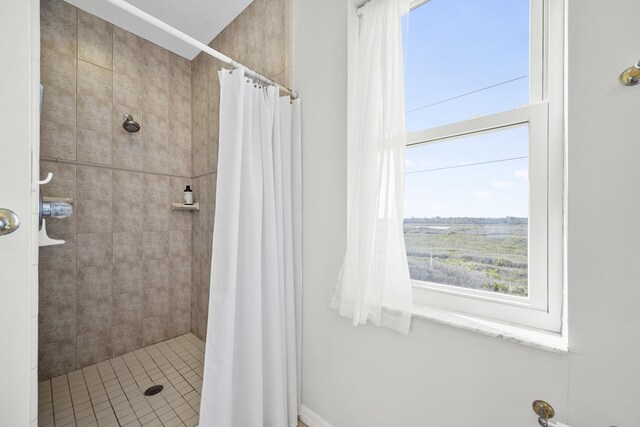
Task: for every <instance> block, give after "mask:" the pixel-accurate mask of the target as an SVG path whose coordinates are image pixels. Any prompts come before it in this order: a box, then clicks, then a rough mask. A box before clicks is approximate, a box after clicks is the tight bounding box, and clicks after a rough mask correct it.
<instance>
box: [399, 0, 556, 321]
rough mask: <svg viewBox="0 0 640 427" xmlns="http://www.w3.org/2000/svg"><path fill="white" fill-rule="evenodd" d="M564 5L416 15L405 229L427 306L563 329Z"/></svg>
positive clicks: (541, 2)
mask: <svg viewBox="0 0 640 427" xmlns="http://www.w3.org/2000/svg"><path fill="white" fill-rule="evenodd" d="M553 3H554V4H553V5H552V4H551V2H550V1H549V0H481V1H478V0H430V1H426V2H425V1H424V0H421V1H416V2H414V5H413V6H414V7H413V9H412V11H411V12H410V13H409V14H408V15H407V16H406V17H405V22H404V30H405V39H404V44H405V88H406V90H405V103H406V126H407V131H408V132H409V133H408V137H407V150H406V159H405V163H406V180H405V221H404V234H405V243H406V249H407V258H408V262H409V270H410V274H411V278H412V280H413V283H414V300H415V302H417V303H424V304H427V305H432V306H433V305H435V306H439V307H442V308H446V309H449V310H454V311H458V312H463V313H469V314H473V315H478V316H483V317H488V318H493V319H498V320H502V321H507V322H512V323H518V324H521V325H525V326H530V327H536V328H541V329H545V330H549V331H553V332H559V331H560V328H561V308H562V256H563V255H562V253H563V252H562V245H563V237H562V223H563V218H562V206H563V196H562V195H563V178H562V174H563V166H562V165H563V148H562V122H563V118H562V117H563V115H562V110H563V109H562V96H563V89H562V62H563V51H562V44H563V38H562V20H563V16H562V13H563V11H562V6H561V5H560V6H559V5H558V3H561V2H553ZM552 7H553V9H551V8H552Z"/></svg>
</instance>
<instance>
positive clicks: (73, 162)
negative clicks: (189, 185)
mask: <svg viewBox="0 0 640 427" xmlns="http://www.w3.org/2000/svg"><path fill="white" fill-rule="evenodd" d="M40 161H41V162H51V163H63V164H67V165H76V166H88V167H96V168H102V169H110V170H117V171H124V172H137V173H143V174H147V175H157V176H168V177H171V178H186V179H192V178H193V177H190V176H186V175H174V174H170V173H161V172H149V171H145V170H142V169H133V168H125V167H121V166H113V165H103V164H99V163H90V162H82V161H80V160H67V159H57V158H55V157H44V156H40ZM211 173H215V172H211ZM76 184H77V183H76Z"/></svg>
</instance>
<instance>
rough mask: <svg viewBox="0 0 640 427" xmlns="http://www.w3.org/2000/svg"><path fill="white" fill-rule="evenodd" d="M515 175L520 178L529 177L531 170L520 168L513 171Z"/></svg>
mask: <svg viewBox="0 0 640 427" xmlns="http://www.w3.org/2000/svg"><path fill="white" fill-rule="evenodd" d="M513 175H514V176H516V177H518V178H529V170H528V169H518V170H517V171H515V172H514V173H513Z"/></svg>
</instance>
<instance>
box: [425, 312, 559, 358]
mask: <svg viewBox="0 0 640 427" xmlns="http://www.w3.org/2000/svg"><path fill="white" fill-rule="evenodd" d="M413 317H414V318H421V319H427V320H431V321H434V322H438V323H441V324H443V325H448V326H453V327H454V328H460V329H466V330H468V331H472V332H477V333H479V334H483V335H488V336H490V337H494V338H500V339H503V340H506V341H511V342H515V343H518V344H523V345H526V346H529V347H534V348H539V349H541V350H546V351H552V352H555V353H567V352H568V351H569V349H568V343H567V339H566V337H564V336H563V335H561V334H556V333H552V332H547V331H542V330H535V329H530V328H525V327H523V326H518V325H513V324H508V323H501V322H497V321H495V320H488V319H484V318H481V317H475V316H471V315H467V314H461V313H455V312H452V311H448V310H443V309H440V308H436V307H430V306H426V305H420V304H414V305H413Z"/></svg>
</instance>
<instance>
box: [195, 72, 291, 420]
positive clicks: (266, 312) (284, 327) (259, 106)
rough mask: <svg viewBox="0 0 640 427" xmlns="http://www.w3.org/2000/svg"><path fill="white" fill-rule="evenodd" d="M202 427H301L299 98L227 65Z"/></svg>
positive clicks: (222, 96) (222, 80)
mask: <svg viewBox="0 0 640 427" xmlns="http://www.w3.org/2000/svg"><path fill="white" fill-rule="evenodd" d="M219 77H220V138H219V155H218V177H217V192H216V213H215V215H216V216H215V227H214V232H213V255H212V262H211V291H210V301H209V322H208V330H207V342H206V353H205V364H204V381H203V385H202V403H201V408H200V426H201V427H286V426H290V427H294V426H296V425H297V414H298V404H299V402H298V389H299V387H298V365H299V363H298V357H299V346H298V344H297V343H299V318H300V312H299V310H296V300H297V299H298V300H299V298H300V265H301V264H300V260H301V257H300V236H299V234H300V229H301V227H300V217H301V212H300V194H301V188H300V185H301V184H300V113H299V108H300V105H299V102H298V101H294V102H293V103H290V101H289V97H283V98H279V97H278V94H277V89H276V88H275V87H268V88H258V87H255V85H254V84H253V83H250V82H248V81H247V78H246V77H245V75H244V71H243V70H235V71H233V72H229V71H227V70H222V71H220V72H219Z"/></svg>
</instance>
